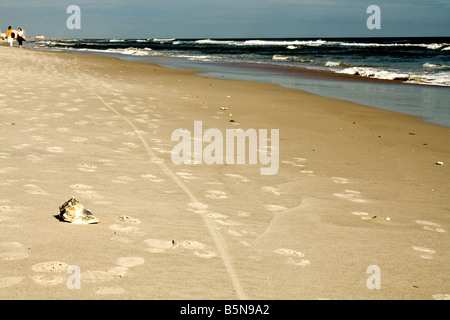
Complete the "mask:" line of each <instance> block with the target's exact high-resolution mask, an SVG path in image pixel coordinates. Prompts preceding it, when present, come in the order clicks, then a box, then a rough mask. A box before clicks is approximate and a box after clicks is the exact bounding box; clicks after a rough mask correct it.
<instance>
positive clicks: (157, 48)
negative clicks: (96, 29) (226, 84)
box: [27, 37, 450, 127]
mask: <svg viewBox="0 0 450 320" xmlns="http://www.w3.org/2000/svg"><path fill="white" fill-rule="evenodd" d="M27 45H29V47H32V48H38V49H46V50H65V51H71V52H78V53H88V54H101V55H110V56H116V57H120V58H122V59H126V60H136V61H144V62H151V63H156V64H159V65H162V66H165V67H171V68H183V69H191V70H198V71H199V73H201V74H202V75H205V76H208V77H216V78H223V79H236V80H249V81H262V82H269V83H274V84H278V85H281V86H284V87H288V88H294V89H301V90H306V91H309V92H311V93H315V94H318V95H323V96H328V97H334V98H339V99H344V100H348V101H352V102H356V103H359V104H363V105H367V106H371V107H375V108H380V109H386V110H390V111H395V112H399V113H405V114H409V115H414V116H418V117H420V118H422V119H423V120H424V121H428V122H431V123H434V124H438V125H441V126H446V127H450V38H448V37H446V38H442V37H441V38H401V39H400V38H359V39H357V38H352V39H157V38H156V39H46V40H39V41H34V42H30V43H28V44H27ZM299 68H303V69H311V70H319V71H328V72H331V73H341V74H350V75H356V76H360V77H362V78H374V79H383V80H398V81H396V82H395V83H394V82H393V83H384V82H382V83H381V82H367V81H347V80H330V79H318V78H311V77H304V76H303V75H302V73H301V72H298V70H299ZM398 82H401V83H398Z"/></svg>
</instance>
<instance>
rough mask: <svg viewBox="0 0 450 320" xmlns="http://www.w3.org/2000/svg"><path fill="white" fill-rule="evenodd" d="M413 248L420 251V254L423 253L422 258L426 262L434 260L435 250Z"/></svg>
mask: <svg viewBox="0 0 450 320" xmlns="http://www.w3.org/2000/svg"><path fill="white" fill-rule="evenodd" d="M412 248H413V250H414V251H419V252H420V253H422V254H421V256H420V257H421V258H422V259H425V260H433V255H434V254H435V253H436V251H435V250H433V249H429V248H425V247H416V246H412Z"/></svg>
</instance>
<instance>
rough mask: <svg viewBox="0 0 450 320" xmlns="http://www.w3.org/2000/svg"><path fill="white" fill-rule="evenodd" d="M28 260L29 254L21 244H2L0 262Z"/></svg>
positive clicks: (0, 245) (0, 243) (0, 246)
mask: <svg viewBox="0 0 450 320" xmlns="http://www.w3.org/2000/svg"><path fill="white" fill-rule="evenodd" d="M25 258H28V253H27V252H26V249H25V247H24V245H23V244H21V243H20V242H0V260H5V261H13V260H22V259H25Z"/></svg>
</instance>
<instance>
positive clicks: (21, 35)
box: [17, 28, 25, 49]
mask: <svg viewBox="0 0 450 320" xmlns="http://www.w3.org/2000/svg"><path fill="white" fill-rule="evenodd" d="M23 41H25V38H24V37H23V30H22V28H19V30H18V31H17V42H19V48H20V49H22V42H23Z"/></svg>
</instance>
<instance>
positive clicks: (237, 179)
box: [225, 173, 250, 183]
mask: <svg viewBox="0 0 450 320" xmlns="http://www.w3.org/2000/svg"><path fill="white" fill-rule="evenodd" d="M225 176H227V177H228V178H231V179H233V180H234V183H239V182H249V181H250V180H249V179H248V178H246V177H244V176H241V175H239V174H233V173H226V174H225Z"/></svg>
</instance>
